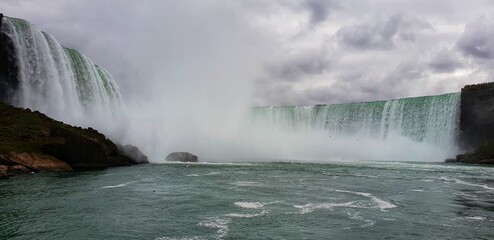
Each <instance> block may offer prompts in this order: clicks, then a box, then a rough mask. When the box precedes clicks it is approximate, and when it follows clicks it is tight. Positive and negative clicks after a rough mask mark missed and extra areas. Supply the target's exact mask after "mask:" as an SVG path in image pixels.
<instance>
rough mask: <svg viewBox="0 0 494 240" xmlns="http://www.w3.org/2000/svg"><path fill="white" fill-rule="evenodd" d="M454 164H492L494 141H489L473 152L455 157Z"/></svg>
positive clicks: (493, 159)
mask: <svg viewBox="0 0 494 240" xmlns="http://www.w3.org/2000/svg"><path fill="white" fill-rule="evenodd" d="M456 162H461V163H477V164H494V140H493V141H490V142H488V143H486V144H484V145H482V146H480V147H479V148H477V149H476V150H475V151H473V152H470V153H465V154H459V155H458V156H456Z"/></svg>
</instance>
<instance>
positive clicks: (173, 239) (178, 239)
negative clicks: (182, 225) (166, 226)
mask: <svg viewBox="0 0 494 240" xmlns="http://www.w3.org/2000/svg"><path fill="white" fill-rule="evenodd" d="M202 239H204V238H200V237H197V236H194V237H159V238H155V239H154V240H202Z"/></svg>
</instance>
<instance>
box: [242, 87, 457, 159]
mask: <svg viewBox="0 0 494 240" xmlns="http://www.w3.org/2000/svg"><path fill="white" fill-rule="evenodd" d="M459 103H460V94H459V93H451V94H444V95H439V96H428V97H417V98H404V99H396V100H390V101H377V102H365V103H350V104H335V105H323V106H313V107H305V106H300V107H256V108H253V109H252V111H251V113H250V115H251V120H252V121H251V126H253V127H252V128H253V129H256V130H257V131H255V132H257V133H261V135H263V137H264V138H268V139H270V141H274V142H286V144H284V146H283V149H281V150H282V151H288V152H291V154H294V153H295V155H294V156H295V158H297V157H302V155H305V156H311V157H312V158H318V159H320V158H334V159H372V160H422V161H431V160H438V161H439V160H444V159H445V158H447V157H452V156H454V155H455V154H456V153H457V151H458V149H457V146H456V138H457V131H458V121H459V119H458V116H459ZM295 138H298V139H303V140H301V141H295V140H294V139H295ZM268 144H269V143H268ZM282 145H283V144H282ZM300 145H302V146H301V147H300ZM311 146H313V147H311ZM307 149H312V150H311V151H307ZM278 150H280V149H278ZM296 153H301V154H299V155H297V154H296ZM282 157H283V156H282Z"/></svg>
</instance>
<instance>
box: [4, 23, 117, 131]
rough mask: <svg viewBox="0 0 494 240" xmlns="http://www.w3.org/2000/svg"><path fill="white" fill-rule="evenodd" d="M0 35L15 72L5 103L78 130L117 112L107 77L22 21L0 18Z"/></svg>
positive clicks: (113, 90)
mask: <svg viewBox="0 0 494 240" xmlns="http://www.w3.org/2000/svg"><path fill="white" fill-rule="evenodd" d="M2 31H3V32H4V33H6V34H7V35H8V36H9V37H10V38H12V40H13V43H14V48H15V53H16V61H17V65H18V70H19V72H18V74H17V76H18V81H19V86H18V88H17V89H16V90H15V93H14V95H13V97H11V99H10V100H9V101H10V103H11V104H13V105H15V106H19V107H24V108H31V109H33V110H39V111H40V112H43V113H45V114H47V115H49V116H50V117H53V118H56V119H58V120H63V121H67V122H69V123H72V124H80V125H88V124H91V123H92V122H93V120H94V119H93V118H95V117H102V116H111V115H112V114H114V113H115V112H117V111H120V110H122V108H123V104H122V97H121V95H120V91H119V89H118V86H117V84H116V83H115V81H114V80H113V78H112V76H111V75H110V74H109V73H108V72H107V71H106V70H105V69H103V68H101V67H99V66H97V65H95V64H94V63H93V62H92V61H91V60H90V59H89V58H87V57H86V56H84V55H82V54H81V53H79V52H77V51H76V50H74V49H69V48H64V47H63V46H61V45H60V43H58V42H57V40H55V38H54V37H53V36H51V35H50V34H47V33H45V32H42V31H40V30H38V28H37V27H36V26H34V25H33V24H31V23H29V22H28V21H25V20H22V19H16V18H10V17H5V18H4V21H3V22H2Z"/></svg>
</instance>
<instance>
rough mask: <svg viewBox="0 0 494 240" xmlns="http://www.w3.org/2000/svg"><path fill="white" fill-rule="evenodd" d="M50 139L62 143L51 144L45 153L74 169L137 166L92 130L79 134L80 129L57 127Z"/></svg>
mask: <svg viewBox="0 0 494 240" xmlns="http://www.w3.org/2000/svg"><path fill="white" fill-rule="evenodd" d="M50 137H53V138H62V139H63V140H64V143H62V144H51V145H49V146H47V147H45V152H48V153H51V154H52V155H53V156H55V157H57V158H58V159H60V160H62V161H64V162H66V163H68V164H69V165H70V166H72V167H73V168H74V169H81V168H107V167H116V166H130V165H135V164H138V163H137V162H136V161H134V160H133V159H131V158H129V157H127V156H125V155H123V154H121V153H120V152H119V151H118V149H117V146H116V145H115V144H114V143H113V142H112V141H110V140H108V139H107V138H106V137H105V136H104V135H103V134H101V133H98V132H97V131H95V130H94V129H82V134H81V129H79V131H75V130H73V129H68V128H61V127H59V128H54V129H52V130H51V131H50Z"/></svg>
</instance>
